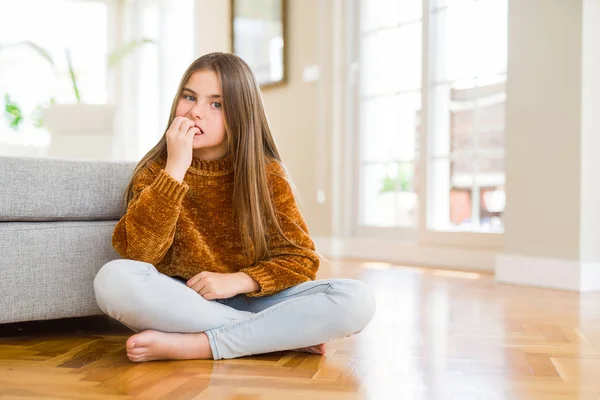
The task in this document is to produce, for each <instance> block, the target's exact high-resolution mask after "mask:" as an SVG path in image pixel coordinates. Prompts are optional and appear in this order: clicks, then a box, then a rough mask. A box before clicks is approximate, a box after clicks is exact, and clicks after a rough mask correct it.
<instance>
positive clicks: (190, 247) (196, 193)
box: [112, 156, 319, 297]
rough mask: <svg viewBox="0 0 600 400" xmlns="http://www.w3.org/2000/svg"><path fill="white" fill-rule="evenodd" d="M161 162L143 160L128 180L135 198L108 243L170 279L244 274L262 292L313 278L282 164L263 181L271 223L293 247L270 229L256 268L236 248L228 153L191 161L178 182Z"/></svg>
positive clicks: (306, 239) (310, 254) (308, 244)
mask: <svg viewBox="0 0 600 400" xmlns="http://www.w3.org/2000/svg"><path fill="white" fill-rule="evenodd" d="M165 165H166V160H164V159H162V160H158V161H155V162H153V163H151V164H150V165H148V166H147V167H146V168H145V169H144V170H143V171H142V173H140V174H139V175H138V177H137V178H136V180H135V182H134V183H133V194H134V197H133V198H132V200H131V201H130V202H129V204H128V207H127V212H126V214H125V215H124V216H123V217H122V218H121V220H120V221H119V222H118V224H117V226H116V227H115V230H114V233H113V237H112V242H113V246H114V248H115V249H116V250H117V252H118V253H119V254H120V255H121V256H122V257H123V258H127V259H133V260H139V261H144V262H148V263H150V264H153V265H154V266H155V267H156V268H157V269H158V271H160V272H162V273H163V274H166V275H169V276H176V275H178V276H181V277H183V278H185V279H190V278H191V277H193V276H194V275H196V274H198V273H200V272H202V271H210V272H220V273H234V272H240V271H241V272H244V273H246V274H248V275H249V276H250V277H252V278H253V279H254V280H256V281H257V282H258V283H259V285H260V291H258V292H255V293H249V294H247V295H248V296H251V297H255V296H256V297H258V296H267V295H271V294H274V293H276V292H279V291H281V290H283V289H287V288H289V287H291V286H294V285H297V284H299V283H302V282H306V281H309V280H313V279H315V274H316V271H317V269H318V267H319V258H318V256H317V255H316V253H315V252H314V243H313V241H312V240H311V238H310V236H309V233H308V229H307V227H306V223H305V222H304V219H303V218H302V215H301V214H300V211H299V210H298V207H297V204H296V202H295V200H294V196H293V194H292V190H291V187H290V185H289V183H288V181H287V180H286V179H285V175H284V171H283V168H282V167H281V165H280V164H279V163H278V162H276V161H271V162H270V163H269V164H268V166H267V180H268V183H269V188H270V191H271V199H272V201H273V206H274V208H275V213H276V215H277V218H278V222H279V224H280V226H281V228H282V230H283V231H284V232H285V234H286V236H287V237H288V238H289V239H290V240H291V241H292V242H293V243H296V244H298V245H301V246H303V247H305V248H308V249H311V250H312V251H307V250H302V249H298V248H296V247H294V246H292V245H290V244H289V243H287V241H285V239H283V237H281V235H279V234H278V233H277V232H276V231H275V229H273V228H269V231H268V234H269V240H270V246H271V253H272V256H271V258H269V259H267V260H261V261H259V262H258V263H256V264H255V265H252V264H253V263H254V261H253V259H252V258H251V257H250V256H253V254H250V255H247V254H246V252H245V251H244V249H243V245H242V238H241V233H240V232H238V229H236V225H235V224H234V219H233V206H232V205H233V175H234V171H233V162H232V159H231V158H230V157H229V156H226V157H225V158H221V159H219V160H212V161H203V160H199V159H196V158H194V159H193V161H192V165H191V166H190V168H189V169H188V171H187V173H186V175H185V178H184V180H183V182H181V183H180V182H178V181H177V180H175V179H174V178H172V177H171V176H170V175H169V174H167V173H166V172H165V170H164V168H165Z"/></svg>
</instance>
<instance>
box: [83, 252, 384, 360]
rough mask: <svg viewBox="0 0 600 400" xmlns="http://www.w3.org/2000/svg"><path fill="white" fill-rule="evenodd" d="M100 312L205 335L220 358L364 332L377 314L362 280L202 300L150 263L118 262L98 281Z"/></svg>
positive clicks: (140, 325)
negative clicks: (255, 294) (269, 294)
mask: <svg viewBox="0 0 600 400" xmlns="http://www.w3.org/2000/svg"><path fill="white" fill-rule="evenodd" d="M94 290H95V294H96V301H97V303H98V305H99V306H100V308H101V309H102V311H104V312H105V313H106V314H107V315H109V316H110V317H112V318H114V319H116V320H118V321H120V322H121V323H123V324H124V325H126V326H128V327H129V328H131V329H133V330H134V331H136V332H140V331H144V330H147V329H153V330H158V331H162V332H179V333H193V332H204V333H206V335H207V336H208V339H209V342H210V348H211V350H212V353H213V357H214V359H215V360H219V359H222V358H236V357H241V356H246V355H251V354H260V353H268V352H273V351H281V350H290V349H296V348H300V347H307V346H313V345H316V344H320V343H325V342H328V341H330V340H332V339H335V338H339V337H345V336H349V335H352V334H354V333H358V332H360V331H361V330H362V329H363V328H364V327H365V326H367V324H368V323H369V321H371V319H372V317H373V314H374V312H375V298H374V296H373V293H372V291H371V289H370V287H369V286H367V285H366V284H365V283H363V282H361V281H358V280H351V279H326V280H316V281H310V282H305V283H301V284H299V285H296V286H294V287H291V288H289V289H286V290H283V291H281V292H279V293H276V294H274V295H271V296H267V297H254V298H251V297H247V296H245V295H237V296H235V297H232V298H230V299H222V300H210V301H209V300H205V299H204V298H203V297H202V296H200V295H199V294H198V293H196V292H194V291H193V290H192V289H191V288H189V287H187V286H186V285H185V283H184V282H182V281H180V280H177V279H174V278H172V277H169V276H167V275H164V274H161V273H160V272H158V271H157V270H156V268H154V266H153V265H151V264H148V263H145V262H140V261H133V260H114V261H111V262H109V263H107V264H106V265H104V266H103V267H102V268H101V269H100V271H99V272H98V274H97V275H96V278H95V279H94Z"/></svg>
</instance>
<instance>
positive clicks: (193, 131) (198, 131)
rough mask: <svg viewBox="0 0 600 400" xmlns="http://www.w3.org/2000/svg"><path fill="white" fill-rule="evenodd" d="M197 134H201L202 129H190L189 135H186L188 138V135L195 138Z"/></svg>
mask: <svg viewBox="0 0 600 400" xmlns="http://www.w3.org/2000/svg"><path fill="white" fill-rule="evenodd" d="M197 133H200V129H198V128H196V127H195V126H194V127H191V128H190V129H189V130H188V131H187V134H186V136H188V135H189V136H194V135H195V134H197Z"/></svg>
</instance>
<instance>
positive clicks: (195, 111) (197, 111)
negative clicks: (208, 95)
mask: <svg viewBox="0 0 600 400" xmlns="http://www.w3.org/2000/svg"><path fill="white" fill-rule="evenodd" d="M190 115H191V116H192V117H194V118H199V119H203V118H204V112H203V111H202V108H201V107H200V106H199V105H196V106H194V107H192V109H191V110H190Z"/></svg>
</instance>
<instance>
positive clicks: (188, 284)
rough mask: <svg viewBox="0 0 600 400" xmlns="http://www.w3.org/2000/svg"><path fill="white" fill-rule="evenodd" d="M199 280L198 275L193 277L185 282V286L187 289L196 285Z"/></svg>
mask: <svg viewBox="0 0 600 400" xmlns="http://www.w3.org/2000/svg"><path fill="white" fill-rule="evenodd" d="M199 279H200V277H199V276H198V275H194V276H193V277H191V278H190V280H189V281H187V282H186V283H185V284H186V285H187V286H188V287H192V286H194V285H195V284H196V282H198V280H199Z"/></svg>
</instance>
